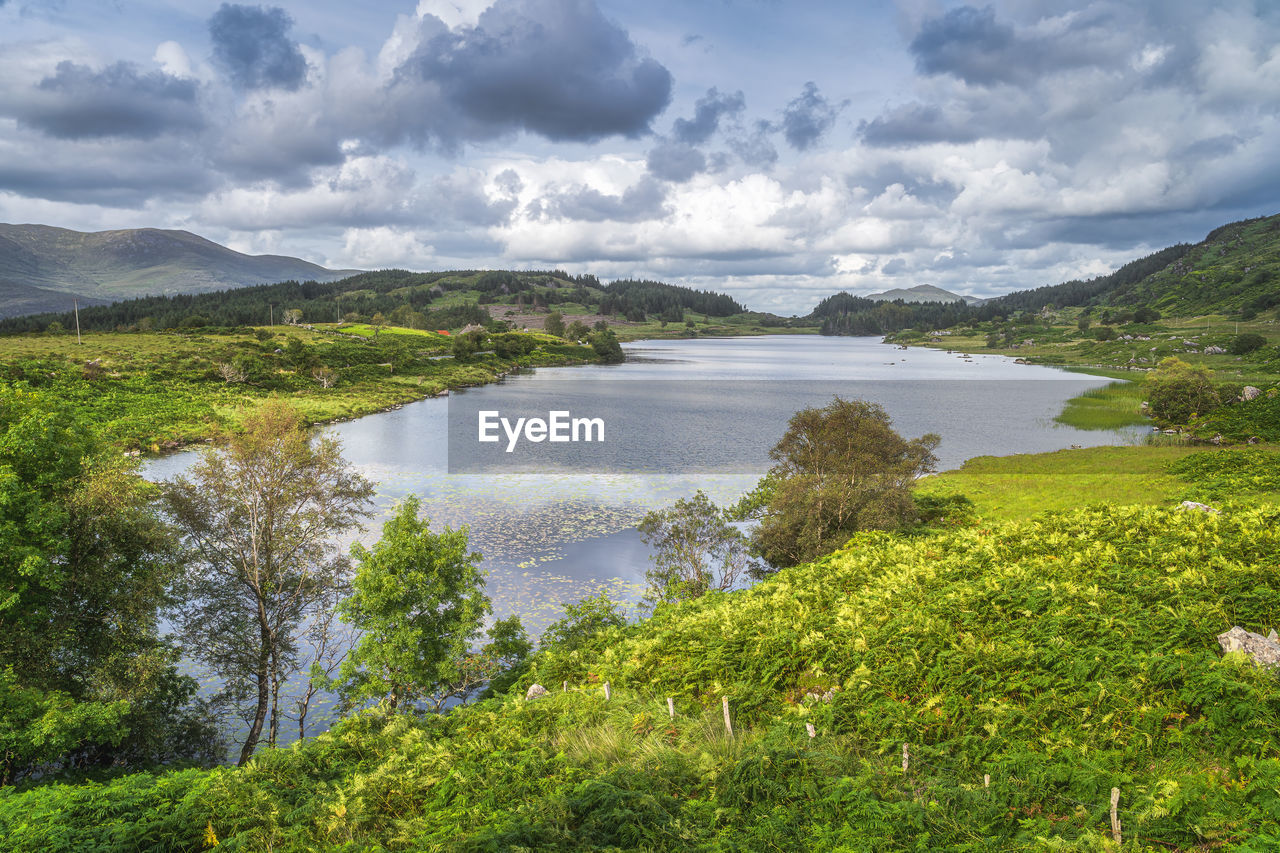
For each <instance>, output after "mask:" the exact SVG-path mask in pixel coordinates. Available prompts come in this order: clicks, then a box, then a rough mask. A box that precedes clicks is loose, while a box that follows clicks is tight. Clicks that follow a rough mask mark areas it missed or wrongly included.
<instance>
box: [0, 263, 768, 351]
mask: <svg viewBox="0 0 1280 853" xmlns="http://www.w3.org/2000/svg"><path fill="white" fill-rule="evenodd" d="M286 311H289V312H291V314H290V315H289V316H290V321H291V322H296V323H304V324H316V323H334V322H337V321H338V320H340V319H346V320H348V321H352V322H360V321H369V320H372V319H373V318H374V317H375V316H377V315H382V316H383V318H385V319H386V320H387V321H388V322H390V323H394V324H396V325H401V326H408V327H412V328H416V329H454V328H460V327H463V326H466V325H468V324H471V323H479V324H484V323H501V322H502V321H508V322H510V323H511V324H512V325H513V326H515V327H516V328H520V327H526V326H527V327H529V328H533V329H541V328H543V323H544V322H545V320H546V317H547V315H548V314H549V313H550V312H552V311H559V312H560V313H561V314H562V315H563V317H564V320H565V323H566V324H567V323H570V322H572V320H574V319H577V320H580V321H582V322H584V323H585V324H586V325H587V326H593V325H595V324H596V323H597V322H599V321H601V320H603V321H605V322H608V323H609V324H610V325H616V326H618V327H619V332H623V331H624V330H630V331H632V332H635V333H637V334H643V335H645V336H650V335H661V334H666V335H670V334H672V333H681V330H684V332H683V333H685V334H694V333H710V334H732V333H734V332H736V331H738V330H742V331H749V330H756V331H760V330H764V329H770V328H774V329H781V328H783V327H786V326H788V321H785V320H783V318H780V317H775V316H773V315H768V314H757V313H751V312H746V311H745V310H744V309H743V307H742V306H741V305H740V304H738V303H737V302H736V301H734V300H733V299H732V298H730V297H729V296H726V295H725V294H722V293H714V292H711V291H705V290H694V289H692V288H688V287H682V286H680V285H673V284H665V283H662V282H655V281H631V280H621V281H614V282H611V283H610V284H608V285H602V284H601V283H600V282H599V281H598V280H597V279H596V277H595V276H593V275H580V276H574V275H570V274H569V273H566V272H564V271H563V270H521V271H512V270H449V271H444V272H430V273H420V272H410V271H408V270H395V269H392V270H378V271H375V272H366V273H357V274H355V275H351V276H346V277H343V278H339V279H332V280H324V281H315V280H308V281H297V280H295V281H281V282H277V283H274V284H260V285H250V286H246V287H238V288H235V289H232V290H219V291H216V292H212V293H196V294H190V293H188V294H171V295H163V296H145V297H139V298H136V299H127V300H123V301H120V302H115V303H113V304H110V305H103V306H99V307H96V308H91V309H88V310H81V312H80V325H81V327H82V328H84V329H90V330H94V331H111V330H115V329H132V330H144V331H145V330H149V329H173V328H178V327H179V326H184V325H185V326H192V325H206V326H221V327H235V326H259V325H267V324H268V323H270V322H272V320H273V319H274V321H275V322H277V323H278V322H281V320H282V319H284V318H285V312H286ZM53 322H57V323H59V324H61V325H62V326H63V327H64V328H69V327H70V323H71V322H72V317H71V315H70V314H69V313H66V311H65V309H64V311H63V312H60V313H44V314H29V315H25V316H21V317H9V318H6V319H0V332H41V331H45V330H46V329H47V328H48V327H49V324H50V323H53ZM689 323H692V324H693V326H689V325H688V324H689ZM668 324H674V325H672V326H671V329H670V330H669V331H668V330H667V326H668ZM695 327H696V328H697V332H695Z"/></svg>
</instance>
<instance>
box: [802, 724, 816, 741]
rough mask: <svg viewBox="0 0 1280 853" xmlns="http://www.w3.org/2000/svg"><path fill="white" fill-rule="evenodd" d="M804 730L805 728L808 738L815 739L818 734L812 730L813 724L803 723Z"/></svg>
mask: <svg viewBox="0 0 1280 853" xmlns="http://www.w3.org/2000/svg"><path fill="white" fill-rule="evenodd" d="M804 728H805V731H807V732H808V733H809V737H810V738H814V737H817V735H818V732H817V731H815V730H814V728H813V723H805V724H804Z"/></svg>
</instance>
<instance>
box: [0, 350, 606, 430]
mask: <svg viewBox="0 0 1280 853" xmlns="http://www.w3.org/2000/svg"><path fill="white" fill-rule="evenodd" d="M362 332H366V333H365V334H362ZM529 338H530V339H531V341H532V345H533V347H534V348H533V349H532V351H531V352H529V353H528V354H526V355H520V356H513V357H509V358H500V357H498V356H497V355H496V354H494V353H491V352H490V353H477V354H476V355H473V356H471V357H468V358H466V359H457V358H454V357H453V356H452V355H451V352H452V351H451V346H452V339H451V338H450V337H448V336H445V335H438V334H435V333H423V332H416V331H413V330H409V329H395V328H392V329H381V330H378V333H377V334H374V330H373V329H371V328H368V327H359V326H355V327H350V328H340V329H338V330H336V331H335V330H334V329H333V328H331V327H316V328H312V329H308V328H304V327H297V326H275V327H271V328H243V329H230V330H224V329H193V330H189V331H175V332H120V333H95V334H86V335H84V336H83V343H77V342H76V337H75V335H65V334H63V335H22V336H8V337H2V338H0V379H3V380H4V381H7V382H13V383H21V384H23V385H25V386H27V387H30V388H33V389H37V390H41V391H45V392H47V393H49V394H51V395H53V396H54V397H56V398H57V399H58V400H60V401H61V402H63V403H65V405H68V406H71V407H74V408H76V409H79V410H80V411H82V412H84V413H85V414H86V415H87V416H88V417H89V418H90V419H91V420H92V421H93V422H95V423H97V424H99V425H100V427H101V428H102V430H103V432H104V434H105V435H106V436H107V437H108V438H109V439H110V440H111V441H113V442H115V443H116V444H117V445H119V446H121V447H122V448H126V449H138V450H147V451H158V450H163V449H168V448H173V447H178V446H181V445H183V444H187V443H190V442H195V441H201V440H204V439H207V438H210V437H213V436H215V435H217V434H218V432H219V431H221V430H225V429H234V428H235V427H236V425H237V423H238V422H239V419H240V418H241V417H243V415H244V414H245V413H246V412H248V411H251V410H252V409H253V408H254V407H256V406H257V405H259V404H260V403H261V402H262V401H264V400H266V399H268V398H270V397H271V396H273V395H279V396H287V397H288V398H289V400H290V401H291V402H292V403H293V404H294V405H295V406H297V408H298V409H299V410H300V411H301V412H302V413H303V416H304V417H305V418H306V419H307V420H308V421H309V422H312V423H321V422H327V421H332V420H335V419H340V418H352V417H357V416H360V415H366V414H370V413H373V412H377V411H381V410H384V409H387V408H389V407H392V406H395V405H399V404H402V403H407V402H410V401H413V400H418V399H422V398H425V397H430V396H434V395H437V394H440V393H442V392H444V391H447V390H448V389H451V388H463V387H468V386H474V385H481V384H484V383H487V382H492V381H494V379H496V378H498V377H499V376H501V375H503V374H505V373H507V372H509V371H511V370H516V369H520V368H524V367H537V366H549V365H566V364H586V363H594V362H596V361H598V360H599V358H598V356H597V355H596V354H595V352H594V351H593V350H592V349H591V348H590V347H585V346H578V345H577V344H574V343H571V342H568V341H564V340H561V339H559V338H554V337H552V336H550V335H544V334H540V333H538V334H531V335H529Z"/></svg>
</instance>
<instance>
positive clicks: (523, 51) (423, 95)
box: [396, 0, 672, 143]
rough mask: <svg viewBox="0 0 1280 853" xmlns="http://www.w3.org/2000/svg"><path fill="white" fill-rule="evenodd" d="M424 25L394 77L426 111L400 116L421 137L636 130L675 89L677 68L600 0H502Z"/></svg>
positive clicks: (575, 137)
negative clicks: (452, 22)
mask: <svg viewBox="0 0 1280 853" xmlns="http://www.w3.org/2000/svg"><path fill="white" fill-rule="evenodd" d="M423 32H424V35H425V36H426V37H425V38H424V40H423V41H422V43H421V44H420V45H419V47H418V49H417V50H416V51H415V52H414V54H413V56H412V57H411V58H410V59H409V60H408V61H407V62H406V63H405V64H404V65H403V66H401V68H400V69H399V72H398V79H397V84H396V88H397V89H398V90H399V94H401V95H403V96H404V97H405V100H404V101H403V106H404V110H405V111H414V110H415V108H417V109H419V110H420V111H417V112H411V113H409V117H408V118H407V119H404V118H402V122H403V124H402V130H403V132H404V133H405V134H406V135H408V136H409V137H410V138H416V139H417V140H418V141H427V140H429V139H434V140H436V141H445V142H446V143H447V142H449V141H456V140H457V139H459V138H462V139H482V138H492V137H495V136H500V135H502V134H506V133H510V132H513V131H518V130H527V131H530V132H533V133H537V134H540V135H542V136H544V137H546V138H548V139H551V140H556V141H578V142H589V141H594V140H598V139H602V138H604V137H607V136H614V135H617V136H625V137H633V138H634V137H638V136H642V135H644V134H646V133H648V132H649V123H650V122H651V121H652V120H653V118H654V117H655V116H656V115H657V114H658V113H660V112H662V110H663V109H665V108H666V106H667V103H668V102H669V100H670V98H671V83H672V78H671V73H670V72H669V71H667V69H666V68H664V67H663V66H662V65H661V64H659V63H658V62H656V61H654V60H653V59H651V58H649V57H646V56H642V55H641V54H640V52H639V50H638V49H637V48H636V46H635V44H634V43H632V41H631V38H630V36H629V35H628V34H627V33H626V32H625V31H624V30H622V29H621V28H620V27H618V26H617V25H616V24H614V23H612V22H611V21H609V20H607V19H606V18H605V17H604V15H603V14H602V13H601V12H600V9H599V8H597V6H596V5H595V3H594V2H593V0H498V2H496V3H495V4H494V5H493V6H491V7H490V8H489V9H487V10H486V11H485V12H484V13H483V14H482V15H481V16H480V20H479V21H478V23H477V24H476V26H475V27H460V28H458V29H454V30H450V29H448V28H445V27H443V26H442V25H441V23H440V21H439V20H438V19H436V18H433V17H431V16H428V17H427V18H426V19H425V20H424V22H423ZM441 108H443V109H444V110H445V111H446V113H445V114H441V113H439V112H436V113H434V114H432V113H431V110H432V109H441ZM404 114H405V112H404V111H402V116H403V115H404ZM451 120H453V123H452V124H451Z"/></svg>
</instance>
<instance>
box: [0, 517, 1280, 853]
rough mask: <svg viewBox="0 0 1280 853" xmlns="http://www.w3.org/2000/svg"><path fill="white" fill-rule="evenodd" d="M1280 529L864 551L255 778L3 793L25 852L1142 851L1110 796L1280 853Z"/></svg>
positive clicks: (949, 540)
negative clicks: (1259, 644)
mask: <svg viewBox="0 0 1280 853" xmlns="http://www.w3.org/2000/svg"><path fill="white" fill-rule="evenodd" d="M1278 512H1280V511H1277V510H1276V509H1274V508H1273V509H1265V508H1262V509H1259V508H1248V507H1244V506H1236V507H1227V508H1225V509H1224V511H1223V512H1222V513H1221V514H1220V515H1211V514H1206V513H1200V512H1187V511H1179V510H1168V509H1158V508H1138V507H1129V508H1114V507H1095V508H1089V509H1079V510H1073V511H1068V512H1064V513H1058V514H1050V515H1046V516H1039V517H1035V518H1032V519H1030V520H1024V521H1012V522H1006V523H1003V524H999V525H982V526H977V527H972V528H966V529H960V530H953V531H949V532H942V533H937V534H933V535H928V536H922V537H914V538H912V537H899V536H892V535H888V534H867V535H862V536H859V537H858V538H856V539H855V540H853V541H852V542H851V543H850V544H849V546H848V547H847V548H846V549H844V550H841V551H839V552H837V553H835V554H833V555H831V556H829V557H826V558H824V559H822V560H820V561H818V562H816V563H813V564H809V565H804V566H800V567H797V568H795V569H791V570H787V571H784V572H782V573H781V574H779V575H778V576H777V577H775V578H773V579H771V580H769V581H766V582H764V583H761V584H759V585H757V586H756V587H754V588H752V589H750V590H746V591H742V592H734V593H727V594H712V595H709V596H707V597H705V598H702V599H699V600H695V601H693V602H689V603H685V604H683V605H679V606H675V607H671V608H668V609H663V610H660V611H659V612H658V613H657V614H656V615H655V616H653V617H652V618H651V619H649V620H647V621H645V622H642V623H640V624H638V625H633V626H629V627H626V628H622V629H613V630H611V631H609V632H606V633H604V634H601V635H598V636H597V637H596V638H595V639H594V641H592V642H591V643H590V644H589V645H588V646H587V647H585V648H582V649H578V650H575V651H567V650H564V649H557V648H554V647H553V648H552V649H550V650H547V651H545V652H543V653H542V654H541V655H539V656H538V657H537V658H536V659H535V662H534V668H533V670H532V671H531V672H530V673H529V674H528V675H527V676H526V678H525V683H528V682H529V681H534V680H536V681H538V682H540V683H542V684H544V685H546V686H547V687H549V688H550V689H551V694H550V695H549V696H545V697H543V698H540V699H535V700H533V701H525V700H524V698H523V692H522V691H521V693H520V695H512V696H508V697H506V698H498V699H494V700H490V701H486V702H481V703H478V704H476V705H473V706H468V707H463V708H460V709H457V710H455V711H454V712H453V713H451V714H449V715H447V716H442V717H438V716H432V715H428V716H425V717H421V718H415V717H411V716H408V715H403V714H402V715H399V716H391V717H388V716H384V715H381V714H379V713H369V714H364V715H360V716H357V717H355V718H352V719H350V720H348V721H346V722H344V723H343V724H341V725H340V726H338V727H337V728H336V729H335V730H333V731H332V732H330V733H328V734H326V735H322V736H320V737H317V738H314V739H311V740H309V741H307V742H306V743H305V744H303V745H301V746H297V747H294V748H291V749H286V750H279V751H268V752H266V753H264V754H262V755H261V756H260V757H259V758H258V759H256V760H255V761H254V762H252V763H251V764H250V765H249V766H247V767H245V768H243V769H238V770H237V769H231V768H222V769H218V770H214V771H197V770H192V771H182V772H174V773H169V774H163V775H147V774H136V775H132V776H127V777H124V778H121V779H117V780H115V781H111V782H108V783H105V784H97V783H92V784H84V785H79V786H65V785H46V786H43V787H37V788H35V789H33V790H30V791H26V792H19V791H14V790H5V791H0V835H3V836H4V837H6V838H7V839H8V842H7V844H8V847H7V849H11V850H41V851H55V850H77V851H81V850H132V849H154V850H180V849H182V850H189V849H199V848H201V847H206V848H207V847H209V846H212V845H213V844H214V843H218V844H220V845H222V846H224V847H226V849H237V850H260V849H273V850H312V849H349V850H357V849H361V850H363V849H379V850H384V849H385V850H459V851H460V850H467V851H481V850H492V851H505V850H620V849H626V850H788V851H792V850H813V851H827V850H868V851H870V850H889V849H904V850H905V849H910V850H968V851H994V850H1024V849H1035V850H1093V851H1102V850H1110V849H1118V848H1116V847H1114V846H1111V841H1110V821H1109V815H1108V810H1109V800H1110V791H1111V789H1112V788H1113V787H1114V788H1118V789H1119V791H1120V806H1119V815H1120V819H1121V823H1122V826H1123V832H1124V838H1125V844H1124V849H1125V850H1143V851H1145V850H1192V849H1195V850H1209V849H1214V850H1255V851H1261V850H1271V849H1276V845H1277V844H1280V793H1277V792H1278V791H1280V681H1277V679H1276V678H1275V677H1274V675H1273V674H1270V673H1267V672H1265V671H1261V670H1258V669H1256V668H1255V667H1254V666H1253V665H1252V664H1251V663H1248V662H1245V661H1243V660H1242V659H1241V658H1240V656H1239V655H1232V656H1227V657H1225V658H1224V657H1223V656H1222V654H1221V653H1220V652H1219V650H1218V648H1217V644H1216V642H1215V639H1214V638H1215V635H1217V634H1219V633H1221V632H1223V631H1225V630H1226V629H1228V628H1229V627H1231V626H1232V625H1241V626H1243V627H1245V628H1247V629H1249V630H1253V631H1258V632H1262V633H1265V632H1266V631H1267V630H1268V629H1269V628H1270V627H1272V626H1276V625H1277V624H1280V581H1278V580H1277V575H1276V572H1275V566H1274V554H1275V553H1277V551H1278V550H1280V514H1278ZM562 682H563V683H567V685H568V687H569V689H568V691H567V692H564V693H562V692H561V687H562ZM603 682H610V685H611V688H612V698H611V699H610V700H609V701H606V700H605V696H604V689H603ZM668 696H670V697H672V698H673V699H674V704H675V708H676V716H675V718H674V719H672V718H670V717H668V712H667V705H666V697H668ZM724 697H727V698H728V701H729V708H730V712H731V716H732V722H733V725H734V735H733V736H732V737H730V736H728V735H727V734H726V733H725V729H724V724H723V720H722V716H721V702H722V698H724ZM806 724H809V725H812V726H813V727H814V733H815V735H816V736H814V737H812V738H811V737H810V736H809V735H808V733H807V732H806ZM904 743H906V744H908V747H909V753H910V759H909V762H908V767H907V769H906V770H905V771H904V770H903V768H902V764H901V756H902V745H903V744H904Z"/></svg>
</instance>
